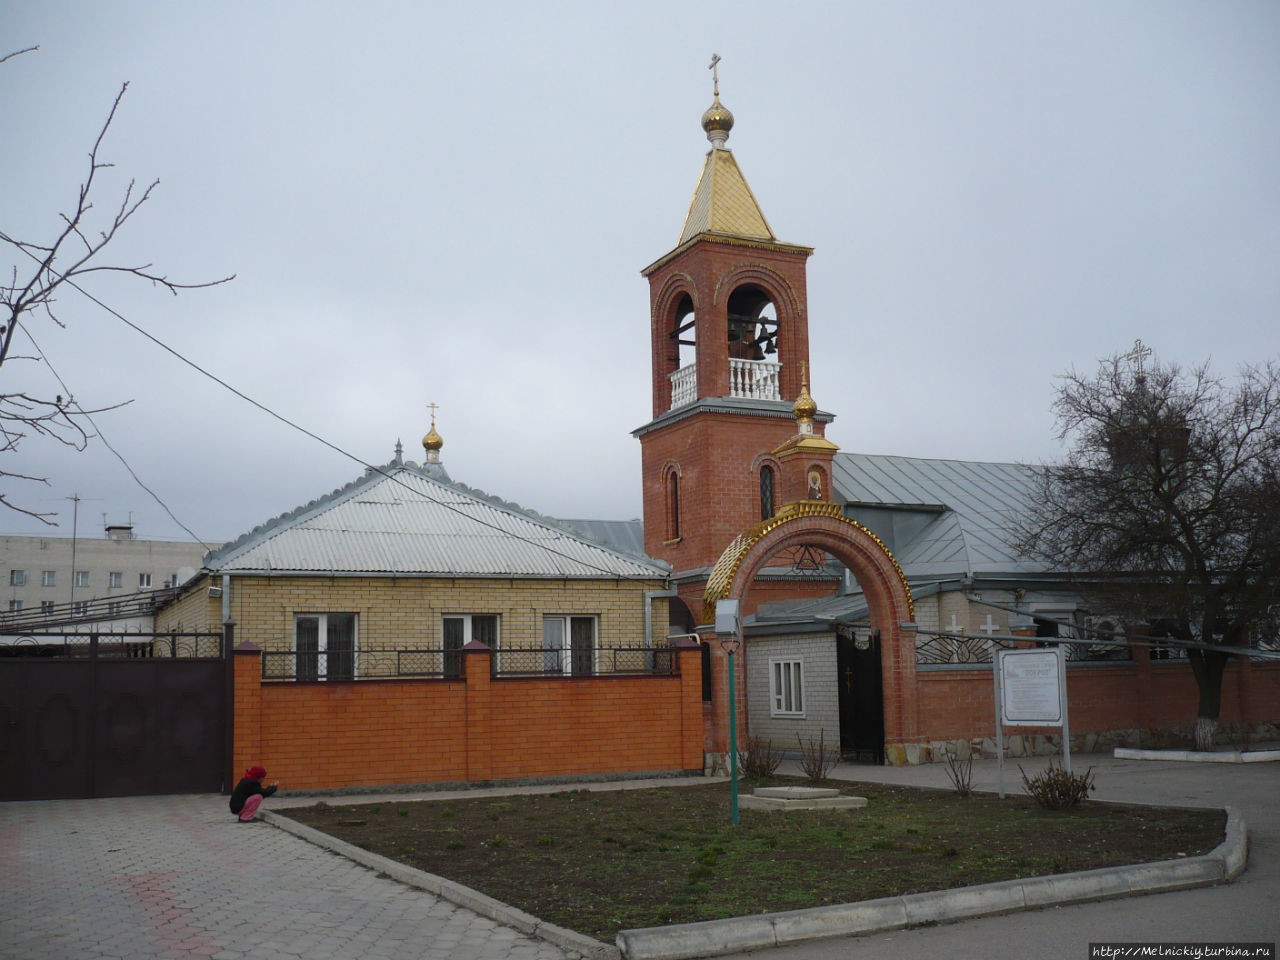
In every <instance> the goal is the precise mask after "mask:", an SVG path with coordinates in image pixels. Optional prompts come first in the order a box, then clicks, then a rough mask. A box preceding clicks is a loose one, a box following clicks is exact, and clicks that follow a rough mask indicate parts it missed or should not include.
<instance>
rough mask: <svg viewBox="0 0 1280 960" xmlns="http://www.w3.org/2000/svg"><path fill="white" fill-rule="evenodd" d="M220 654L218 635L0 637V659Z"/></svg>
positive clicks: (30, 634) (34, 634) (208, 656)
mask: <svg viewBox="0 0 1280 960" xmlns="http://www.w3.org/2000/svg"><path fill="white" fill-rule="evenodd" d="M222 654H223V635H222V634H221V633H173V632H169V633H153V632H147V631H141V632H139V631H129V632H128V633H125V632H121V633H107V632H102V631H92V632H83V633H76V632H74V631H61V630H50V631H41V632H28V633H0V658H20V659H58V660H90V659H104V660H108V659H110V660H122V659H166V660H178V659H186V660H193V659H194V660H219V659H221V658H222Z"/></svg>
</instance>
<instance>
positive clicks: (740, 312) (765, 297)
mask: <svg viewBox="0 0 1280 960" xmlns="http://www.w3.org/2000/svg"><path fill="white" fill-rule="evenodd" d="M728 313H729V324H728V327H729V329H728V338H729V356H730V357H734V358H736V359H739V360H772V361H777V359H778V357H777V353H778V312H777V310H776V309H775V307H774V305H773V300H772V299H771V298H770V296H769V294H768V293H767V292H766V291H765V290H763V289H762V288H761V287H759V286H757V285H756V284H754V283H747V284H743V285H742V286H740V287H738V288H737V289H735V290H734V291H733V293H731V294H730V295H729V305H728Z"/></svg>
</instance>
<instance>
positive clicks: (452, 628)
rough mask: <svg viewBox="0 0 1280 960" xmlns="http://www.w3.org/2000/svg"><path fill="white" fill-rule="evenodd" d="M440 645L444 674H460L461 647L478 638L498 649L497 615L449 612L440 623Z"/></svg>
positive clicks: (455, 675) (486, 644) (492, 648)
mask: <svg viewBox="0 0 1280 960" xmlns="http://www.w3.org/2000/svg"><path fill="white" fill-rule="evenodd" d="M440 637H441V640H442V643H441V646H442V647H443V648H444V675H445V676H446V677H460V676H462V648H463V647H465V646H466V645H467V644H468V643H470V642H471V641H472V640H479V641H480V642H481V643H483V644H484V645H485V646H486V647H488V648H489V649H490V650H495V651H496V650H497V649H498V615H497V614H496V613H451V614H446V615H445V616H444V618H443V619H442V621H441V624H440Z"/></svg>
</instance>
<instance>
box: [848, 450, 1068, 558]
mask: <svg viewBox="0 0 1280 960" xmlns="http://www.w3.org/2000/svg"><path fill="white" fill-rule="evenodd" d="M1035 477H1036V473H1035V470H1034V468H1032V467H1028V466H1024V465H1022V464H1017V463H980V462H974V461H967V460H921V459H916V458H913V457H890V456H880V455H874V454H861V453H838V454H836V456H835V462H834V464H833V466H832V479H833V481H834V485H835V489H836V492H837V493H838V494H839V496H840V497H841V498H842V499H843V500H844V501H845V502H846V503H847V504H856V505H858V506H862V507H871V508H877V507H879V508H883V509H886V510H907V511H909V510H912V509H913V508H916V509H924V508H928V509H931V510H938V508H942V509H941V512H938V513H937V515H936V517H935V518H933V519H932V520H931V521H930V522H929V523H928V524H927V525H926V526H925V527H924V529H923V530H921V531H920V532H919V533H918V534H916V535H915V536H913V537H912V538H911V539H910V541H908V542H907V543H899V544H896V545H895V546H894V550H893V553H894V556H895V557H896V558H897V560H898V563H899V564H900V565H901V566H902V568H903V571H904V573H906V575H907V578H908V579H909V580H915V579H918V578H931V577H939V576H951V575H959V576H964V575H967V574H975V573H994V572H1004V573H1033V572H1039V571H1041V570H1043V569H1044V567H1043V565H1042V564H1038V563H1035V562H1032V561H1028V560H1026V559H1024V558H1022V557H1020V556H1019V555H1018V554H1017V552H1016V551H1015V550H1014V549H1013V547H1012V546H1011V541H1012V540H1013V538H1014V529H1015V526H1016V523H1017V521H1018V519H1019V518H1020V517H1021V516H1023V515H1024V514H1025V512H1026V509H1027V504H1028V503H1029V500H1030V496H1031V492H1032V490H1033V489H1034V484H1035Z"/></svg>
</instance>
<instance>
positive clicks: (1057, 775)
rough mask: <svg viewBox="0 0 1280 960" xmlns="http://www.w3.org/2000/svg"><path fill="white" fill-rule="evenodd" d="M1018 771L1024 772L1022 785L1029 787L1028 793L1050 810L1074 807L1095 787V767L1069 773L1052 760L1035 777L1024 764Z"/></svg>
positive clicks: (1019, 766)
mask: <svg viewBox="0 0 1280 960" xmlns="http://www.w3.org/2000/svg"><path fill="white" fill-rule="evenodd" d="M1018 772H1019V773H1021V774H1022V785H1023V786H1024V787H1026V788H1027V793H1029V794H1031V796H1033V797H1035V798H1036V803H1038V804H1040V806H1042V807H1046V808H1048V809H1049V810H1062V809H1065V808H1066V807H1074V806H1075V805H1076V804H1078V803H1079V802H1080V801H1081V800H1084V799H1086V798H1088V796H1089V791H1091V790H1093V789H1094V786H1093V767H1090V768H1089V769H1088V770H1086V771H1085V772H1084V773H1082V774H1077V773H1068V772H1067V770H1066V768H1065V767H1056V766H1054V763H1053V761H1052V760H1050V761H1049V766H1048V768H1047V769H1045V770H1044V772H1042V773H1038V774H1036V775H1035V776H1034V777H1028V776H1027V771H1025V770H1023V769H1022V764H1018Z"/></svg>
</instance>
